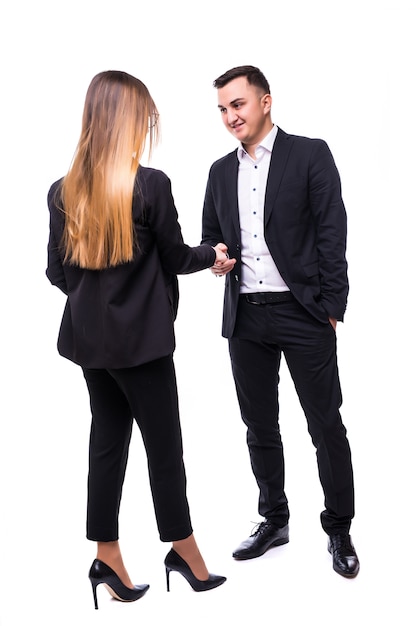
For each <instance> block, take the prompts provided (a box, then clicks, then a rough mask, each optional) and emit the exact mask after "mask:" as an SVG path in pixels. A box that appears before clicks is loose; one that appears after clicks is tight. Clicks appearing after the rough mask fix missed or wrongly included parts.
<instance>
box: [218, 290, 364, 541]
mask: <svg viewBox="0 0 417 626" xmlns="http://www.w3.org/2000/svg"><path fill="white" fill-rule="evenodd" d="M229 351H230V357H231V363H232V371H233V376H234V380H235V385H236V391H237V397H238V401H239V405H240V409H241V415H242V419H243V421H244V423H245V425H246V426H247V444H248V448H249V454H250V460H251V465H252V470H253V473H254V476H255V478H256V481H257V484H258V486H259V492H260V495H259V507H258V510H259V513H260V515H262V516H263V517H265V518H268V519H270V520H271V521H273V522H274V523H276V524H277V525H278V526H284V525H285V524H286V523H287V522H288V519H289V507H288V501H287V497H286V495H285V490H284V454H283V446H282V441H281V435H280V429H279V421H278V414H279V402H278V382H279V367H280V361H281V355H282V354H284V357H285V360H286V362H287V365H288V369H289V372H290V374H291V377H292V380H293V381H294V384H295V388H296V391H297V394H298V397H299V400H300V403H301V406H302V408H303V410H304V413H305V416H306V419H307V426H308V431H309V433H310V435H311V439H312V441H313V444H314V446H315V448H316V455H317V463H318V471H319V477H320V481H321V485H322V487H323V492H324V506H325V510H324V511H323V512H322V514H321V523H322V526H323V529H324V530H325V531H326V532H327V533H328V534H332V533H335V532H345V531H348V530H349V529H350V524H351V520H352V518H353V516H354V487H353V471H352V462H351V452H350V446H349V442H348V440H347V437H346V429H345V427H344V425H343V423H342V419H341V415H340V412H339V409H340V406H341V404H342V394H341V389H340V382H339V373H338V366H337V356H336V334H335V332H334V330H333V328H332V326H331V324H330V323H329V324H322V323H320V322H319V321H317V320H316V319H315V318H313V317H312V316H311V315H310V314H309V313H308V312H307V311H305V310H304V308H303V307H301V306H300V305H299V304H298V303H297V302H296V301H295V300H293V301H290V302H281V303H277V304H265V305H256V304H250V303H248V302H247V301H246V300H245V299H244V297H242V296H241V297H240V300H239V308H238V317H237V324H236V328H235V333H234V335H233V337H232V338H231V339H230V340H229Z"/></svg>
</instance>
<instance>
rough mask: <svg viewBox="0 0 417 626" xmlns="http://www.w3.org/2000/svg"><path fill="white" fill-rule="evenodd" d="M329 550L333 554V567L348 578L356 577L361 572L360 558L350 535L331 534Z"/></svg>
mask: <svg viewBox="0 0 417 626" xmlns="http://www.w3.org/2000/svg"><path fill="white" fill-rule="evenodd" d="M328 550H329V552H330V554H331V555H332V556H333V569H334V571H335V572H337V573H338V574H340V575H341V576H345V577H346V578H355V576H357V574H358V572H359V559H358V555H357V554H356V550H355V548H354V547H353V543H352V540H351V538H350V535H347V534H343V535H329V543H328Z"/></svg>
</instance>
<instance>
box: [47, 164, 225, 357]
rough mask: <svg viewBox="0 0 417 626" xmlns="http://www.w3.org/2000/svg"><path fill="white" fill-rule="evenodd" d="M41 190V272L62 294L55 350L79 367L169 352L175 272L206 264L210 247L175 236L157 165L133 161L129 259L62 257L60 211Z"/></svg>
mask: <svg viewBox="0 0 417 626" xmlns="http://www.w3.org/2000/svg"><path fill="white" fill-rule="evenodd" d="M61 181H62V179H61V180H59V181H56V182H55V183H54V184H53V185H52V186H51V188H50V190H49V194H48V206H49V211H50V235H49V243H48V266H47V270H46V275H47V276H48V278H49V280H50V281H51V283H52V284H53V285H56V286H57V287H59V288H60V289H61V290H62V291H63V292H64V293H65V294H66V295H67V296H68V298H67V302H66V306H65V310H64V314H63V318H62V323H61V328H60V331H59V337H58V351H59V353H60V354H61V355H62V356H64V357H66V358H68V359H70V360H71V361H74V362H75V363H78V364H79V365H81V366H83V367H87V368H108V369H111V368H113V369H119V368H124V367H133V366H136V365H139V364H141V363H145V362H148V361H152V360H154V359H157V358H160V357H163V356H166V355H168V354H171V353H172V352H173V351H174V348H175V337H174V320H175V317H176V314H177V308H178V297H179V292H178V279H177V276H176V275H177V274H188V273H191V272H197V271H199V270H202V269H205V268H207V267H210V266H212V265H213V263H214V261H215V258H216V253H215V251H214V250H213V248H212V247H211V246H210V245H207V244H204V245H201V246H197V247H193V248H192V247H189V246H188V245H186V244H185V243H184V241H183V238H182V234H181V227H180V225H179V223H178V215H177V211H176V208H175V205H174V200H173V197H172V193H171V183H170V180H169V179H168V177H167V176H166V175H165V174H164V173H163V172H161V171H159V170H155V169H152V168H146V167H140V168H139V170H138V175H137V177H136V182H135V192H134V198H133V220H134V227H135V232H136V237H137V242H138V244H139V246H138V247H139V249H136V251H135V255H134V259H133V261H132V262H130V263H125V264H123V265H119V266H117V267H114V268H109V269H105V270H100V271H97V270H84V269H80V268H79V267H76V266H73V265H69V264H67V263H63V251H62V248H61V245H60V242H61V238H62V233H63V228H64V216H63V213H62V211H61V210H60V209H59V208H58V207H57V205H56V202H55V198H56V192H57V190H58V188H59V187H60V184H61Z"/></svg>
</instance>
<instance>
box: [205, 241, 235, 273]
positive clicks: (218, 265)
mask: <svg viewBox="0 0 417 626" xmlns="http://www.w3.org/2000/svg"><path fill="white" fill-rule="evenodd" d="M213 249H214V250H215V252H216V261H215V263H214V265H213V267H211V268H210V270H211V272H212V274H214V275H215V276H225V275H226V274H228V273H229V272H230V270H231V269H232V268H233V266H234V264H235V263H236V259H229V255H228V254H227V246H226V245H225V244H224V243H218V244H217V246H213Z"/></svg>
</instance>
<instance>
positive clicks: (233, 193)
mask: <svg viewBox="0 0 417 626" xmlns="http://www.w3.org/2000/svg"><path fill="white" fill-rule="evenodd" d="M230 156H231V158H230V159H228V160H227V162H226V168H225V171H224V176H225V181H224V182H225V184H224V189H227V206H228V207H230V215H231V217H232V222H233V227H234V229H235V231H236V237H237V238H238V240H240V223H239V207H238V201H237V176H238V169H239V160H238V158H237V150H236V151H235V152H232V153H231V155H230Z"/></svg>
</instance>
